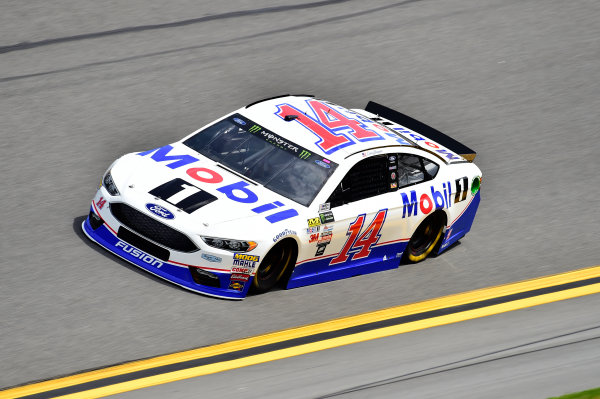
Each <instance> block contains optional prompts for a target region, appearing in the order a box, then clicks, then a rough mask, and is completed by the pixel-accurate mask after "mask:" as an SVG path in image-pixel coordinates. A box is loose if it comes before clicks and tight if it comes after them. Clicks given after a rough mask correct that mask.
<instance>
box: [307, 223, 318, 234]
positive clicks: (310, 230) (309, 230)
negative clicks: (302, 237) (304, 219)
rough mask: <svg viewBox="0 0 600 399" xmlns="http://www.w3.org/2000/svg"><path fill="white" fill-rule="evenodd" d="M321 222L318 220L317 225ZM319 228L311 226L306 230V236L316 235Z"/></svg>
mask: <svg viewBox="0 0 600 399" xmlns="http://www.w3.org/2000/svg"><path fill="white" fill-rule="evenodd" d="M320 222H321V221H320V220H319V223H320ZM319 227H320V226H313V227H309V228H307V229H306V234H314V233H318V232H319Z"/></svg>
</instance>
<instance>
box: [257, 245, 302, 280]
mask: <svg viewBox="0 0 600 399" xmlns="http://www.w3.org/2000/svg"><path fill="white" fill-rule="evenodd" d="M278 245H279V244H278ZM293 256H294V250H293V246H291V245H289V244H284V243H280V245H279V246H278V247H276V248H273V249H271V251H270V252H269V253H268V254H267V255H266V256H265V257H264V258H263V261H262V262H261V264H260V266H259V268H258V270H257V271H256V275H255V276H254V280H253V282H252V287H253V290H254V292H265V291H268V290H269V289H271V288H273V287H274V286H275V285H276V284H277V283H278V282H279V281H280V280H281V277H282V276H283V275H284V273H285V271H286V270H287V268H288V266H289V265H290V264H291V263H292V260H293V259H292V258H293Z"/></svg>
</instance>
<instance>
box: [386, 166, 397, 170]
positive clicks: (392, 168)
mask: <svg viewBox="0 0 600 399" xmlns="http://www.w3.org/2000/svg"><path fill="white" fill-rule="evenodd" d="M396 169H398V167H397V166H390V167H388V170H396Z"/></svg>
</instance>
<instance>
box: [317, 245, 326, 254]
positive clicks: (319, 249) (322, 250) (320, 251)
mask: <svg viewBox="0 0 600 399" xmlns="http://www.w3.org/2000/svg"><path fill="white" fill-rule="evenodd" d="M326 247H327V244H320V245H317V252H315V256H321V255H323V254H324V253H325V248H326Z"/></svg>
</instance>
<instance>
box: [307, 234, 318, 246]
mask: <svg viewBox="0 0 600 399" xmlns="http://www.w3.org/2000/svg"><path fill="white" fill-rule="evenodd" d="M318 239H319V233H314V234H311V235H310V238H309V239H308V243H309V244H312V243H313V242H315V241H317V240H318Z"/></svg>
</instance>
